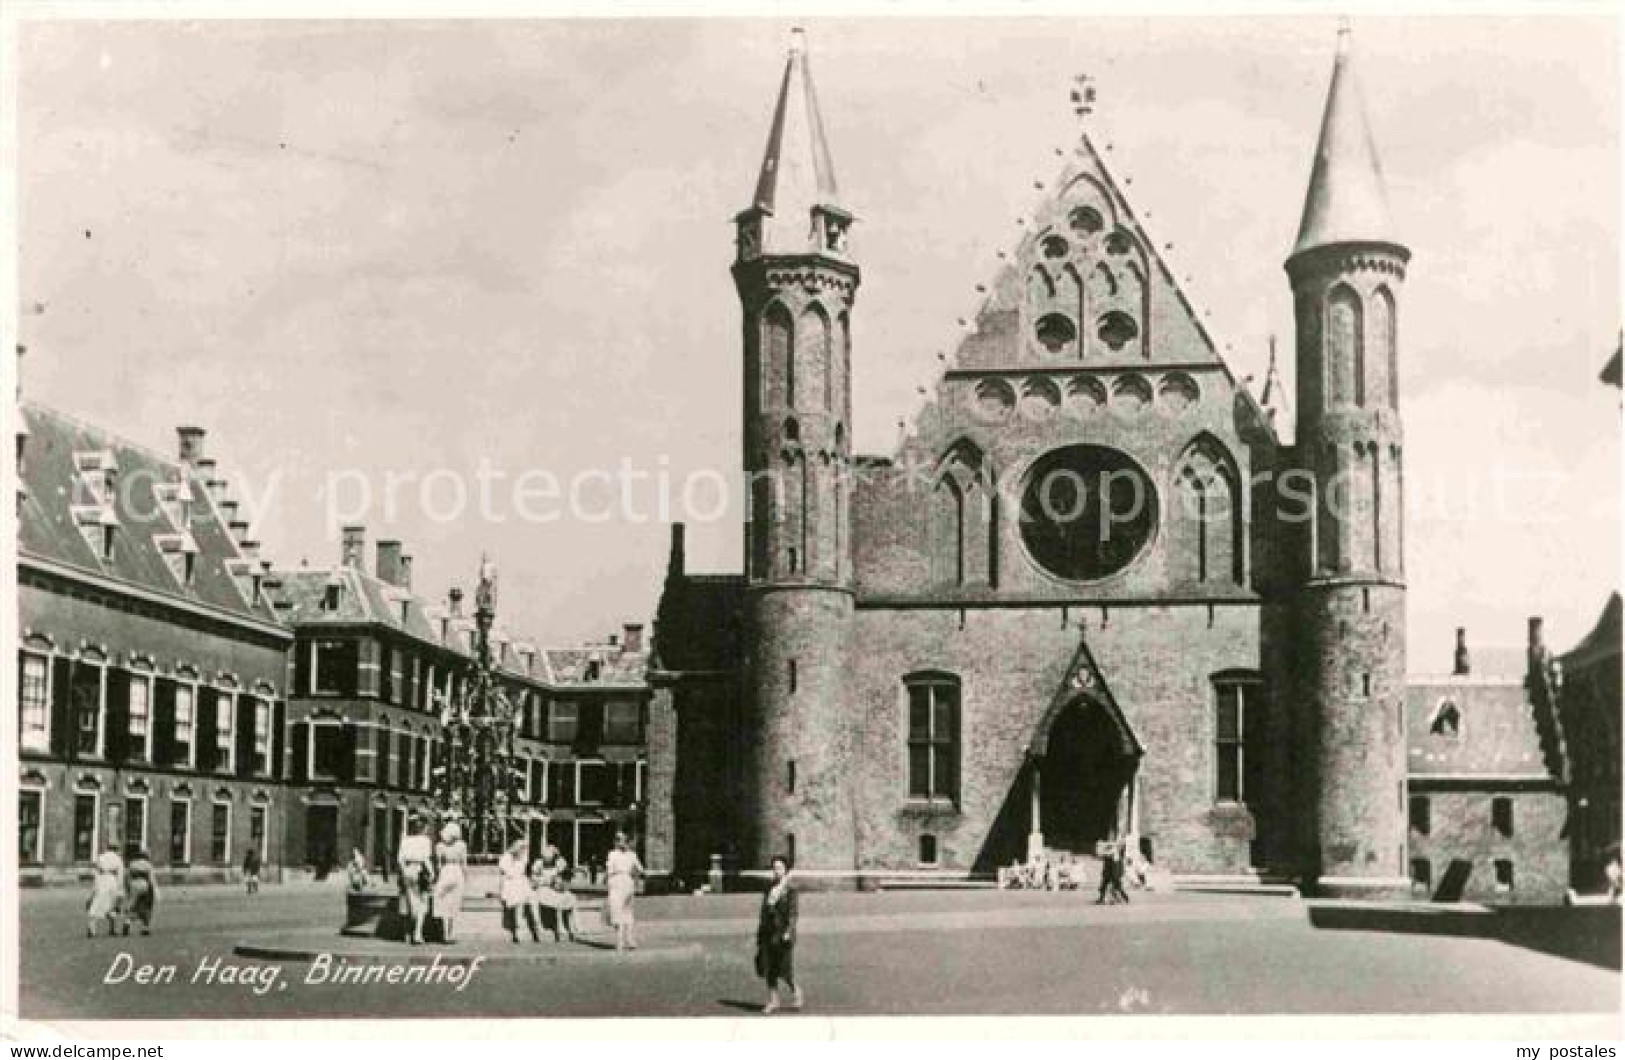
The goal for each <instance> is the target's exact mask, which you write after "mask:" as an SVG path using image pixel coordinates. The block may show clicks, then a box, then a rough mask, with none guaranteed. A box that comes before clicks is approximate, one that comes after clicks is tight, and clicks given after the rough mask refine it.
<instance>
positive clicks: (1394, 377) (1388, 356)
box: [1366, 287, 1399, 409]
mask: <svg viewBox="0 0 1625 1060" xmlns="http://www.w3.org/2000/svg"><path fill="white" fill-rule="evenodd" d="M1370 311H1371V320H1370V324H1369V327H1368V329H1367V342H1368V343H1369V344H1370V346H1371V356H1370V357H1369V358H1367V360H1366V368H1367V370H1368V371H1369V372H1370V374H1371V385H1370V386H1369V387H1367V388H1366V393H1368V394H1370V395H1371V396H1372V398H1373V399H1374V400H1376V401H1386V402H1387V403H1388V407H1389V408H1391V409H1397V408H1399V383H1398V368H1399V366H1398V363H1397V361H1396V360H1395V357H1394V296H1393V295H1392V294H1390V293H1389V292H1388V288H1387V287H1379V288H1377V290H1376V291H1375V293H1373V294H1372V296H1371V306H1370Z"/></svg>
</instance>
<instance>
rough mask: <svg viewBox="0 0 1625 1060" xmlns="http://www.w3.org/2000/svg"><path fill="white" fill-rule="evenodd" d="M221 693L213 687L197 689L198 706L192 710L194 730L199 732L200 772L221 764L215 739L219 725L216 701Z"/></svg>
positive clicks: (198, 757)
mask: <svg viewBox="0 0 1625 1060" xmlns="http://www.w3.org/2000/svg"><path fill="white" fill-rule="evenodd" d="M219 698H220V693H219V692H216V691H215V690H214V689H212V688H199V689H198V690H197V698H196V707H195V708H194V709H193V711H192V717H193V720H194V726H193V728H194V730H195V732H196V733H197V769H198V772H199V773H212V772H214V770H215V769H216V767H217V766H219V764H220V756H219V755H218V754H217V753H216V750H215V746H214V741H215V738H216V734H217V733H218V730H219V726H217V725H216V724H215V717H214V712H215V703H216V701H217V700H218V699H219Z"/></svg>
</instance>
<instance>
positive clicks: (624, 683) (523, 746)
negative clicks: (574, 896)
mask: <svg viewBox="0 0 1625 1060" xmlns="http://www.w3.org/2000/svg"><path fill="white" fill-rule="evenodd" d="M365 546H366V533H365V529H364V528H363V527H359V526H351V527H346V528H345V529H344V531H343V537H342V541H341V546H340V557H339V563H338V564H337V565H336V566H334V567H332V568H328V569H317V568H301V569H298V570H290V571H283V572H279V575H278V578H279V582H280V586H279V610H280V612H281V614H282V617H283V620H284V621H285V622H286V623H287V624H288V625H289V626H291V627H292V629H293V630H294V634H295V646H294V650H293V667H292V678H291V680H292V686H291V693H290V704H291V710H290V714H289V721H290V727H289V747H290V761H289V767H288V779H289V792H288V812H287V815H286V840H287V844H288V850H289V852H290V853H289V857H290V861H291V863H292V864H295V865H298V866H301V867H303V868H305V869H307V870H308V871H310V872H311V873H313V874H314V875H316V876H323V875H326V874H327V873H329V872H331V871H332V870H333V869H335V868H337V867H338V866H340V865H343V864H344V863H345V862H347V861H348V859H349V858H350V856H351V852H352V851H353V850H360V851H361V852H362V853H363V855H364V856H365V857H366V859H367V863H368V864H369V865H370V866H372V867H373V869H374V871H377V872H381V873H383V874H385V875H388V874H389V873H391V872H392V871H393V863H394V852H395V850H396V849H397V848H398V847H399V845H400V840H401V837H402V836H403V835H405V834H406V828H407V824H408V822H409V821H410V819H411V818H412V817H413V816H414V815H421V816H423V817H425V818H429V819H432V818H434V817H435V816H436V807H435V799H434V791H435V778H436V775H437V771H438V770H440V769H443V768H444V762H443V760H442V756H443V755H444V753H445V743H444V731H443V728H442V725H441V721H440V711H441V705H442V704H443V703H444V702H446V701H448V700H452V701H454V700H455V699H456V698H457V696H458V695H459V694H460V692H461V688H462V685H463V683H464V682H466V681H467V680H468V679H469V674H470V671H471V669H472V667H473V664H474V650H475V648H474V633H475V624H474V616H473V614H472V611H471V610H468V609H465V607H464V597H463V593H462V591H461V590H459V589H455V588H454V589H452V590H450V592H449V593H448V594H447V596H446V598H445V600H444V601H443V602H433V601H430V600H427V599H425V598H423V597H421V596H419V595H417V594H416V593H415V592H414V590H413V586H412V559H411V557H410V556H409V555H406V554H405V553H404V552H403V551H402V547H401V544H400V542H398V541H391V540H381V541H379V542H377V545H376V552H375V558H374V562H373V564H372V566H371V568H370V569H369V567H368V565H367V563H366V561H365ZM623 637H624V639H623ZM642 639H643V638H642V627H641V626H638V625H628V626H626V627H625V629H624V630H623V633H622V634H619V635H615V636H610V637H608V638H606V639H605V640H604V641H603V642H602V643H597V644H589V645H585V646H582V647H577V648H545V647H538V646H537V645H535V644H533V643H530V642H528V641H526V640H523V639H521V638H519V637H517V636H516V635H514V634H513V633H511V632H509V631H507V630H505V629H504V628H503V627H502V626H501V625H498V626H497V628H496V629H495V630H493V633H492V643H491V651H492V662H493V665H494V666H495V667H496V668H497V670H498V673H499V676H500V680H501V682H502V684H503V685H504V686H505V689H504V690H505V691H506V692H507V694H508V696H509V697H510V699H511V700H512V701H514V702H515V703H517V704H518V705H519V709H520V712H521V723H520V727H519V735H518V740H517V753H518V757H519V761H520V762H521V763H522V765H521V766H520V767H519V769H518V774H517V775H516V777H515V790H516V793H517V803H518V811H517V816H518V817H519V818H520V819H521V820H523V821H524V822H525V834H526V838H527V839H528V840H529V842H530V844H531V846H532V848H533V849H536V848H539V847H540V846H541V844H542V843H543V842H544V841H546V842H552V843H555V844H557V845H558V847H559V849H560V850H561V851H562V852H563V853H564V855H565V856H566V857H567V858H569V859H570V860H571V862H572V863H573V864H579V863H583V862H585V861H589V860H592V859H595V858H596V859H601V858H602V857H603V855H604V854H605V853H606V852H607V851H608V849H609V846H610V842H611V840H612V838H613V834H614V830H615V828H616V827H619V826H627V827H631V828H633V829H634V830H636V829H637V828H638V825H639V820H638V817H639V810H638V806H639V803H640V801H641V799H642V784H643V776H644V768H645V765H644V763H645V755H644V732H645V723H646V717H647V700H648V693H647V684H646V682H645V680H644V677H643V670H644V662H645V653H644V650H643V645H642ZM472 853H473V854H474V856H475V857H476V858H479V857H492V858H494V857H495V856H496V853H499V852H493V851H479V850H476V851H473V852H472Z"/></svg>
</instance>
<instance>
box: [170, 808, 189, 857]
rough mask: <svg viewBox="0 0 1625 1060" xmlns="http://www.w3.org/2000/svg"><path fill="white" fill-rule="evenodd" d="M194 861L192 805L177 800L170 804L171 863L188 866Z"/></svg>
mask: <svg viewBox="0 0 1625 1060" xmlns="http://www.w3.org/2000/svg"><path fill="white" fill-rule="evenodd" d="M191 860H192V804H191V803H190V802H189V801H187V800H185V799H176V800H174V801H172V802H171V803H170V804H169V863H170V864H171V865H186V864H189V863H190V862H191Z"/></svg>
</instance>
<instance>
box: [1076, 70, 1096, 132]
mask: <svg viewBox="0 0 1625 1060" xmlns="http://www.w3.org/2000/svg"><path fill="white" fill-rule="evenodd" d="M1071 99H1072V113H1073V115H1074V116H1076V117H1077V118H1078V120H1080V121H1081V120H1083V119H1084V118H1087V117H1088V116H1089V115H1091V114H1093V113H1094V111H1095V78H1094V75H1093V74H1078V75H1077V76H1075V77H1073V78H1072V95H1071Z"/></svg>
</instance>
